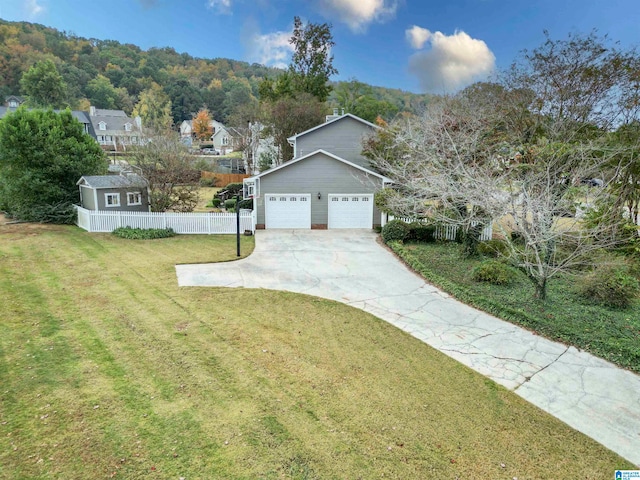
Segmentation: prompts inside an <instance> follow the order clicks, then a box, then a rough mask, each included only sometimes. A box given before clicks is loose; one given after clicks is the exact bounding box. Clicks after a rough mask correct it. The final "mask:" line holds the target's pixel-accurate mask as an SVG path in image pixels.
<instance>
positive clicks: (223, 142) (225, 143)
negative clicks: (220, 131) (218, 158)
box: [222, 137, 229, 145]
mask: <svg viewBox="0 0 640 480" xmlns="http://www.w3.org/2000/svg"><path fill="white" fill-rule="evenodd" d="M222 145H229V137H222Z"/></svg>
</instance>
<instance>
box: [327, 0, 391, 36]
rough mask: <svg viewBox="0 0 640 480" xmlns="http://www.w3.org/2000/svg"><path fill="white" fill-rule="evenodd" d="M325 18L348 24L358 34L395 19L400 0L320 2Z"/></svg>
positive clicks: (328, 0)
mask: <svg viewBox="0 0 640 480" xmlns="http://www.w3.org/2000/svg"><path fill="white" fill-rule="evenodd" d="M318 1H319V4H320V8H321V9H322V11H323V12H324V14H325V16H327V17H328V18H330V19H335V20H337V21H340V22H342V23H346V24H347V25H348V26H349V28H350V29H351V30H352V31H353V32H356V33H361V32H364V31H365V30H366V29H367V27H368V26H369V24H370V23H372V22H374V21H375V22H383V21H385V20H386V19H387V18H390V17H393V16H394V15H395V13H396V9H397V8H398V0H318Z"/></svg>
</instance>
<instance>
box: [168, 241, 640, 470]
mask: <svg viewBox="0 0 640 480" xmlns="http://www.w3.org/2000/svg"><path fill="white" fill-rule="evenodd" d="M176 272H177V275H178V284H179V285H180V286H200V287H213V286H215V287H245V288H266V289H272V290H287V291H291V292H297V293H305V294H308V295H315V296H318V297H324V298H328V299H331V300H337V301H339V302H342V303H346V304H347V305H351V306H353V307H356V308H359V309H362V310H364V311H366V312H369V313H371V314H373V315H375V316H377V317H379V318H381V319H383V320H386V321H387V322H389V323H391V324H393V325H395V326H396V327H398V328H400V329H402V330H404V331H406V332H408V333H410V334H411V335H413V336H414V337H416V338H418V339H420V340H421V341H423V342H425V343H427V344H429V345H431V346H432V347H434V348H436V349H438V350H440V351H441V352H444V353H445V354H447V355H449V356H450V357H453V358H455V359H456V360H458V361H460V362H462V363H463V364H465V365H467V366H469V367H471V368H472V369H474V370H476V371H477V372H480V373H481V374H483V375H486V376H487V377H489V378H491V379H492V380H494V381H496V382H497V383H499V384H501V385H503V386H505V387H506V388H508V389H510V390H512V391H515V392H516V393H517V394H518V395H520V396H521V397H523V398H525V399H526V400H528V401H529V402H531V403H533V404H535V405H537V406H538V407H540V408H542V409H543V410H545V411H547V412H549V413H551V414H552V415H554V416H556V417H557V418H559V419H560V420H562V421H564V422H566V423H567V424H569V425H571V426H572V427H573V428H575V429H577V430H580V431H581V432H583V433H585V434H587V435H589V436H590V437H592V438H594V439H595V440H597V441H598V442H600V443H602V444H603V445H605V446H607V447H608V448H610V449H611V450H613V451H615V452H617V453H618V454H619V455H621V456H623V457H625V458H627V459H629V460H630V461H632V462H633V463H635V464H638V465H640V377H639V376H637V375H635V374H633V373H631V372H628V371H625V370H622V369H619V368H617V367H615V366H614V365H612V364H610V363H608V362H606V361H604V360H601V359H599V358H596V357H594V356H592V355H590V354H588V353H585V352H582V351H579V350H577V349H575V348H573V347H567V346H565V345H562V344H559V343H556V342H552V341H550V340H546V339H544V338H542V337H539V336H537V335H534V334H533V333H531V332H529V331H527V330H524V329H522V328H520V327H517V326H515V325H512V324H510V323H508V322H505V321H502V320H499V319H497V318H495V317H492V316H491V315H488V314H486V313H484V312H480V311H478V310H476V309H474V308H471V307H469V306H467V305H465V304H462V303H460V302H458V301H456V300H454V299H453V298H451V297H450V296H449V295H447V294H446V293H443V292H441V291H440V290H438V289H437V288H435V287H433V286H432V285H429V284H428V283H426V282H425V281H424V280H423V279H422V278H421V277H419V276H418V275H416V274H414V273H413V272H412V271H410V270H409V269H408V268H407V267H406V266H405V265H404V264H403V263H402V262H400V261H399V260H398V259H397V258H396V257H395V255H393V254H392V253H391V252H389V251H388V250H387V249H386V248H384V247H383V246H381V245H379V244H378V242H377V235H376V234H374V233H373V232H370V231H362V230H262V231H258V232H257V234H256V247H255V250H254V252H253V254H252V255H250V256H249V257H247V258H245V259H242V260H238V261H236V262H228V263H216V264H203V265H178V266H176Z"/></svg>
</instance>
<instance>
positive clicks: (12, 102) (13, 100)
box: [5, 95, 22, 108]
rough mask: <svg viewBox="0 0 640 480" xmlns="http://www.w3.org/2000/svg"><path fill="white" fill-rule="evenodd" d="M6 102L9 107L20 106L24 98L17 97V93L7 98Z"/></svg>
mask: <svg viewBox="0 0 640 480" xmlns="http://www.w3.org/2000/svg"><path fill="white" fill-rule="evenodd" d="M5 103H6V106H7V107H9V108H18V107H19V106H20V104H21V103H22V99H21V98H20V97H16V96H15V95H9V96H8V97H6V98H5Z"/></svg>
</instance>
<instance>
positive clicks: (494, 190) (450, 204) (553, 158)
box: [365, 95, 620, 299]
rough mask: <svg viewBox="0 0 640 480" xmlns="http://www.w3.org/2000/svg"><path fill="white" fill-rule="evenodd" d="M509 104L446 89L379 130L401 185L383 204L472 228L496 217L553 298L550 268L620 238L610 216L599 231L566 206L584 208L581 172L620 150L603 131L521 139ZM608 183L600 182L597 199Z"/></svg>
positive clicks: (380, 152) (377, 158)
mask: <svg viewBox="0 0 640 480" xmlns="http://www.w3.org/2000/svg"><path fill="white" fill-rule="evenodd" d="M503 113H504V112H503V111H502V110H501V109H500V108H497V106H495V105H492V104H491V102H488V103H484V104H481V105H478V104H475V103H474V102H473V101H472V100H470V99H469V98H468V97H466V96H465V95H459V96H457V97H449V98H443V99H441V100H440V101H437V102H433V103H432V104H431V105H430V107H429V108H428V110H427V111H426V112H425V113H424V114H423V115H422V116H420V117H410V118H408V119H404V120H403V121H401V123H396V124H394V125H392V127H391V131H386V132H379V133H378V134H377V137H375V138H373V139H371V140H370V141H369V142H368V143H367V144H366V145H365V152H366V154H367V155H368V156H369V157H370V158H371V160H372V162H373V164H374V165H375V166H376V167H377V168H378V169H379V170H380V171H381V172H382V173H384V174H385V175H386V176H388V177H390V178H391V179H392V180H394V181H395V182H396V185H397V188H396V190H395V191H394V192H393V193H387V195H385V196H384V203H385V205H384V206H383V208H385V209H387V210H388V211H390V212H392V213H395V214H396V215H398V214H400V215H407V216H415V217H419V218H428V219H430V220H431V221H433V222H439V223H444V224H448V225H456V226H458V227H460V228H462V229H464V230H465V231H466V232H468V234H473V232H474V231H476V232H477V229H474V228H473V227H474V226H477V225H479V224H480V225H482V224H484V223H486V222H489V221H493V222H494V225H495V227H496V229H497V230H498V231H499V233H500V234H501V236H502V238H503V239H504V241H505V243H506V245H507V249H506V253H504V255H505V256H506V257H507V258H508V260H509V261H510V262H511V263H512V264H513V265H514V266H515V267H517V268H519V269H520V270H522V271H523V272H524V273H525V274H526V275H527V277H528V278H529V279H530V280H531V281H532V283H533V284H534V286H535V295H536V297H538V298H541V299H544V298H545V296H546V291H547V282H548V280H549V279H550V278H552V277H554V276H555V275H557V274H558V273H560V272H571V271H572V270H573V269H574V268H576V267H578V266H581V265H583V264H584V262H589V263H591V262H592V261H593V260H592V258H590V254H591V253H592V252H594V251H595V250H598V249H601V248H603V247H604V246H608V245H611V243H612V242H613V241H614V238H612V236H611V235H610V234H609V231H610V230H609V227H608V226H607V225H605V224H602V225H600V226H598V227H594V228H599V229H600V231H598V232H595V231H593V230H587V229H585V228H584V226H583V225H582V223H581V220H580V219H579V218H576V216H575V215H571V216H565V215H566V212H572V211H573V210H574V209H575V205H574V204H575V196H576V189H579V188H580V187H579V185H580V179H582V178H592V177H593V176H594V175H596V174H597V173H598V172H602V171H603V169H604V168H605V167H606V168H610V166H611V162H612V160H613V159H615V158H620V157H619V152H618V151H617V150H615V149H614V148H613V147H610V146H606V145H605V144H603V143H602V142H599V141H598V140H597V139H596V140H590V141H588V142H586V141H585V142H581V143H572V144H569V143H554V142H551V141H549V140H546V139H543V138H541V139H538V141H537V142H535V143H532V144H528V145H518V144H517V143H516V144H514V143H512V142H511V141H510V140H513V139H512V138H510V137H509V132H508V131H507V130H505V129H504V123H505V121H504V118H503ZM601 176H603V175H601ZM612 178H613V177H612ZM605 187H606V185H605ZM583 188H588V187H586V186H585V187H583ZM604 191H605V188H598V189H592V192H590V201H591V202H593V201H594V200H595V198H594V197H597V196H599V195H601V194H602V192H604ZM512 232H515V234H513V235H512ZM478 233H479V232H478Z"/></svg>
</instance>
